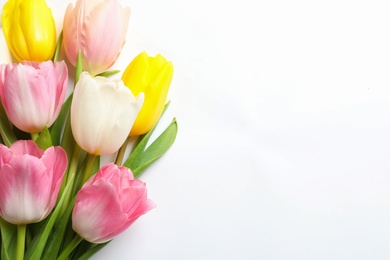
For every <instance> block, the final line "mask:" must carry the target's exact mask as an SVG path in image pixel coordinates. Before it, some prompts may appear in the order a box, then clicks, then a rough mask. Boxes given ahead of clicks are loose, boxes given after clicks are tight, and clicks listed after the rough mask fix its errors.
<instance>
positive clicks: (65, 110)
mask: <svg viewBox="0 0 390 260" xmlns="http://www.w3.org/2000/svg"><path fill="white" fill-rule="evenodd" d="M72 98H73V93H72V94H70V96H69V97H68V98H67V99H66V101H65V102H64V104H63V105H62V108H61V111H60V113H59V115H58V117H57V119H56V121H55V122H54V124H53V125H52V126H51V128H50V134H51V141H52V143H53V145H54V146H57V145H60V143H61V135H62V129H63V128H64V125H65V123H66V122H67V118H68V116H69V110H70V105H71V104H72Z"/></svg>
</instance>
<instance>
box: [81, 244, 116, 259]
mask: <svg viewBox="0 0 390 260" xmlns="http://www.w3.org/2000/svg"><path fill="white" fill-rule="evenodd" d="M110 242H111V241H108V242H105V243H102V244H95V245H94V246H93V247H92V248H90V249H88V251H87V252H85V253H84V254H83V255H82V256H80V257H77V258H75V257H74V259H77V260H88V259H90V257H91V256H92V255H94V254H96V253H97V252H98V251H99V250H100V249H102V248H103V247H105V246H106V245H107V244H108V243H110Z"/></svg>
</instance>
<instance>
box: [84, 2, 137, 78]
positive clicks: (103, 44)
mask: <svg viewBox="0 0 390 260" xmlns="http://www.w3.org/2000/svg"><path fill="white" fill-rule="evenodd" d="M129 19H130V8H129V7H126V8H123V7H122V6H121V5H120V3H119V1H101V2H100V3H98V4H96V6H95V7H94V8H93V10H91V11H90V12H89V13H88V16H87V17H85V20H84V24H83V28H82V32H83V34H82V39H81V46H82V50H83V56H84V59H85V60H84V63H83V65H85V69H86V70H87V71H89V72H90V73H91V74H94V75H96V74H98V73H100V72H102V71H104V70H106V69H107V68H109V67H111V66H112V64H114V62H115V61H116V59H117V58H118V56H119V54H120V51H121V49H122V47H123V45H124V43H125V39H126V33H127V28H128V24H129ZM96 39H104V41H97V40H96Z"/></svg>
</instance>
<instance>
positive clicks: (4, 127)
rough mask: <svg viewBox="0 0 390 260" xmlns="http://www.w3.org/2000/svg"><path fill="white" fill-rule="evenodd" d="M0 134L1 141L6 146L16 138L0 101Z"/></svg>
mask: <svg viewBox="0 0 390 260" xmlns="http://www.w3.org/2000/svg"><path fill="white" fill-rule="evenodd" d="M0 134H1V137H2V139H3V142H4V144H5V145H6V146H8V147H10V146H11V144H13V143H14V142H16V140H17V138H16V136H15V133H14V132H13V131H12V127H11V124H10V123H9V121H8V117H7V114H6V113H5V111H4V107H3V104H2V103H1V102H0Z"/></svg>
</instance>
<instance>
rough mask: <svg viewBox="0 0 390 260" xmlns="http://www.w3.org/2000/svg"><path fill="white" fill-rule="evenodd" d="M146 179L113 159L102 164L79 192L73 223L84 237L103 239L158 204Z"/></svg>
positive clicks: (108, 238) (116, 233) (126, 226)
mask: <svg viewBox="0 0 390 260" xmlns="http://www.w3.org/2000/svg"><path fill="white" fill-rule="evenodd" d="M155 207H156V205H155V204H154V202H153V201H151V200H149V199H148V198H147V190H146V185H145V183H144V182H142V181H140V180H134V177H133V174H132V173H131V171H130V170H129V169H128V168H126V167H124V166H117V165H115V164H113V163H110V164H107V165H105V166H103V167H102V168H101V169H100V170H99V171H98V172H97V173H96V174H95V175H94V176H92V177H91V178H90V179H89V180H88V181H87V182H86V183H85V184H84V186H83V187H82V188H81V190H80V191H79V192H78V193H77V197H76V204H75V206H74V209H73V215H72V225H73V229H74V231H76V232H77V233H78V234H79V235H80V236H81V237H82V238H84V239H85V240H87V241H89V242H92V243H104V242H107V241H109V240H111V239H112V238H114V237H115V236H116V235H118V234H119V233H121V232H122V231H124V230H125V229H127V228H128V227H129V226H130V225H131V224H132V223H133V222H134V221H135V220H137V219H138V218H139V217H140V216H141V215H143V214H145V213H146V212H148V211H149V210H151V209H153V208H155Z"/></svg>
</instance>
